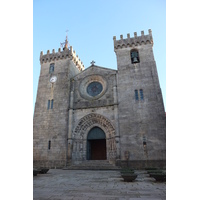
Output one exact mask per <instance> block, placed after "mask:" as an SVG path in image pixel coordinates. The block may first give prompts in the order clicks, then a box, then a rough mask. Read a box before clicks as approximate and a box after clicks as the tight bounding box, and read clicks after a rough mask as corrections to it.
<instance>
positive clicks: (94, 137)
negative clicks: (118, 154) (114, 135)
mask: <svg viewBox="0 0 200 200" xmlns="http://www.w3.org/2000/svg"><path fill="white" fill-rule="evenodd" d="M87 160H106V135H105V133H104V131H103V130H102V129H101V128H99V127H94V128H92V129H91V130H90V131H89V133H88V136H87Z"/></svg>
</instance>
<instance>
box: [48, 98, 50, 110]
mask: <svg viewBox="0 0 200 200" xmlns="http://www.w3.org/2000/svg"><path fill="white" fill-rule="evenodd" d="M49 108H50V100H48V104H47V109H48V110H49Z"/></svg>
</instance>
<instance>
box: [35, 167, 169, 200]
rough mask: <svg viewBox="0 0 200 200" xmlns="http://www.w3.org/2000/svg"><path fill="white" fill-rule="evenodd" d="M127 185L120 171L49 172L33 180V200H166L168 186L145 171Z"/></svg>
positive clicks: (140, 172) (58, 170)
mask: <svg viewBox="0 0 200 200" xmlns="http://www.w3.org/2000/svg"><path fill="white" fill-rule="evenodd" d="M136 173H137V174H138V177H137V179H136V180H135V181H134V182H124V181H123V179H122V178H121V176H120V172H119V171H112V170H108V171H104V170H101V171H96V170H62V169H50V170H49V171H48V173H47V174H38V175H37V176H34V177H33V199H34V200H47V199H49V200H52V199H53V200H68V199H73V200H74V199H76V200H79V199H80V200H93V199H96V200H107V199H108V200H141V199H142V200H165V199H166V183H162V182H156V181H155V179H154V178H151V177H149V176H148V174H147V173H146V172H145V171H136Z"/></svg>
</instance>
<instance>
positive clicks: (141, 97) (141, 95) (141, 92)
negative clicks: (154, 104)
mask: <svg viewBox="0 0 200 200" xmlns="http://www.w3.org/2000/svg"><path fill="white" fill-rule="evenodd" d="M140 99H141V100H144V95H143V90H142V89H140Z"/></svg>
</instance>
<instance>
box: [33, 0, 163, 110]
mask: <svg viewBox="0 0 200 200" xmlns="http://www.w3.org/2000/svg"><path fill="white" fill-rule="evenodd" d="M148 29H151V30H152V34H153V39H154V46H153V50H154V56H155V60H156V64H157V70H158V75H159V81H160V86H161V90H162V94H163V100H164V104H165V109H166V2H165V0H151V1H149V0H140V1H138V0H137V1H136V0H123V1H122V0H95V1H94V0H93V1H92V0H82V1H81V0H76V1H69V0H65V1H64V0H56V1H55V0H42V1H41V0H34V1H33V107H34V105H35V101H36V94H37V87H38V80H39V75H40V61H39V56H40V51H43V52H44V54H46V52H47V50H50V52H51V51H52V49H55V51H56V52H57V51H58V48H60V42H64V40H65V37H66V30H69V31H68V39H69V44H70V45H71V46H72V47H73V49H74V50H75V51H76V54H78V55H79V58H80V59H81V61H82V62H83V64H84V65H85V67H86V68H87V67H89V66H90V62H91V61H92V60H94V61H95V62H96V63H95V64H96V65H98V66H102V67H106V68H112V69H117V62H116V55H115V53H114V47H113V36H116V37H117V39H119V38H120V35H121V34H123V35H124V38H126V37H127V33H130V36H131V37H133V35H134V32H137V34H138V35H141V31H142V30H144V34H148Z"/></svg>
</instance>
